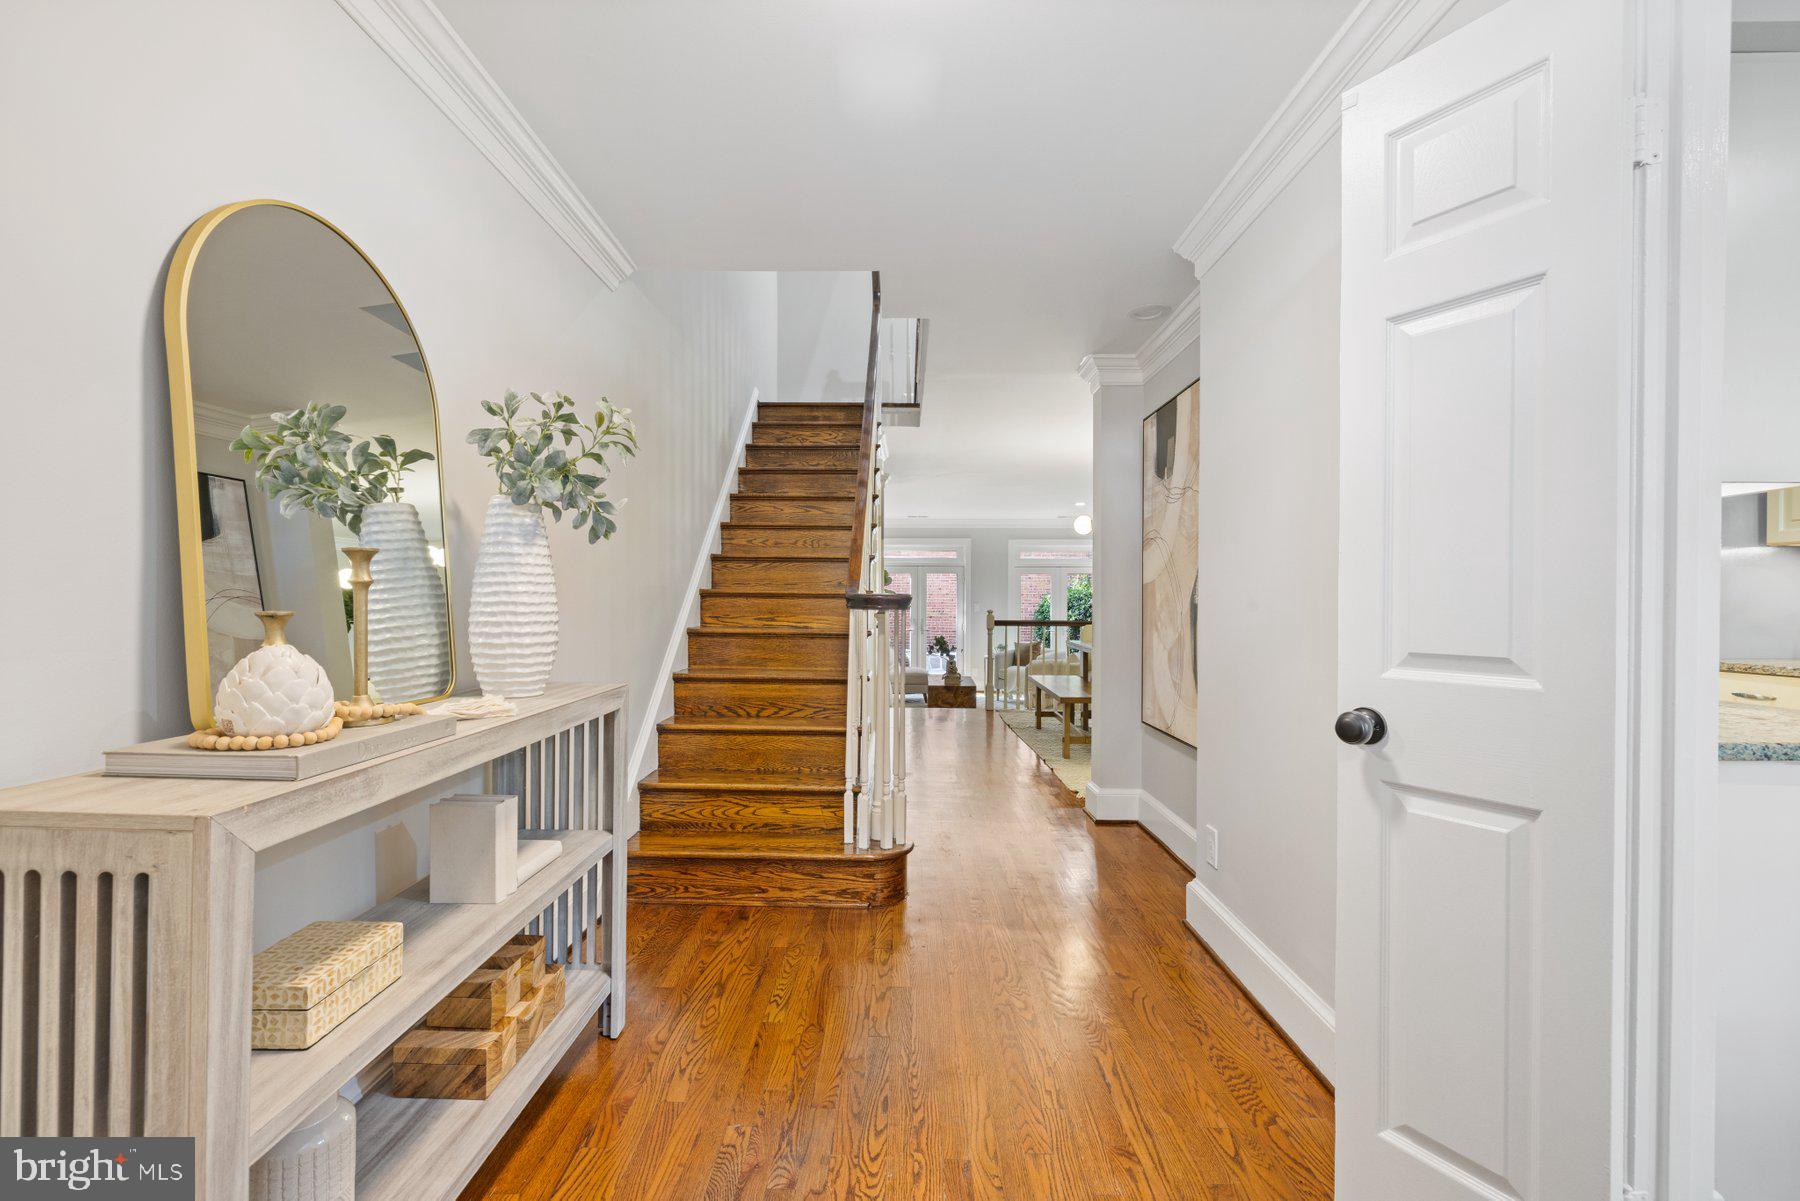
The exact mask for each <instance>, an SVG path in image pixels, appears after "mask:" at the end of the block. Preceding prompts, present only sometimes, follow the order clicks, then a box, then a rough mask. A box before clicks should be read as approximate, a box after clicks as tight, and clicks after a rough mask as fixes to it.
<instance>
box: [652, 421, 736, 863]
mask: <svg viewBox="0 0 1800 1201" xmlns="http://www.w3.org/2000/svg"><path fill="white" fill-rule="evenodd" d="M761 403H762V392H761V390H760V389H756V388H752V389H751V390H750V407H749V409H748V411H746V412H745V414H744V424H743V428H741V429H739V430H738V436H737V443H736V444H735V445H734V446H733V448H732V451H731V459H730V460H729V464H728V466H727V468H726V471H725V478H724V479H723V480H721V481H720V482H719V497H718V499H717V500H715V501H714V502H713V511H712V520H711V521H710V522H708V523H707V527H706V537H704V538H702V539H701V540H700V550H699V553H697V554H696V555H695V556H694V570H693V571H692V572H690V573H689V574H688V582H687V590H686V591H685V592H684V593H683V594H682V604H681V608H680V609H679V610H678V611H677V612H676V614H675V622H674V625H673V626H672V627H671V628H670V630H669V644H668V646H667V647H666V648H665V649H664V650H663V657H662V666H661V667H660V668H658V669H657V673H656V688H655V690H654V691H653V692H651V694H650V703H649V704H648V705H646V706H645V708H644V723H643V725H642V726H640V727H639V728H638V735H637V741H636V742H635V743H633V744H632V747H631V766H630V767H629V768H628V769H627V777H628V778H627V780H626V787H627V788H629V789H630V790H631V804H630V806H629V809H630V812H629V813H627V814H626V819H627V820H626V825H627V826H628V827H629V830H628V832H627V833H626V835H625V837H627V838H630V837H631V836H632V835H633V834H636V833H637V832H638V795H637V782H638V781H639V780H641V779H643V778H644V777H645V776H646V775H648V774H649V773H650V765H649V762H648V761H649V759H650V755H651V751H652V749H653V748H654V747H655V746H656V723H657V722H659V721H661V720H662V719H663V718H665V717H668V716H670V715H672V714H673V713H674V712H675V681H674V679H673V677H674V675H675V669H676V664H678V663H681V662H684V661H685V659H686V650H687V632H688V627H689V626H691V625H694V624H695V623H696V622H698V621H699V620H700V613H699V609H700V589H701V588H703V587H705V586H706V581H707V580H708V579H709V578H710V576H711V571H712V557H713V551H714V550H715V549H716V548H717V547H718V545H719V527H720V526H721V525H723V524H724V522H725V514H726V513H728V512H729V511H730V509H731V494H732V493H733V492H735V491H736V490H737V473H738V468H739V467H741V466H742V465H743V462H744V445H745V444H746V443H747V442H749V441H750V430H751V428H752V427H754V426H755V425H756V407H757V405H759V404H761Z"/></svg>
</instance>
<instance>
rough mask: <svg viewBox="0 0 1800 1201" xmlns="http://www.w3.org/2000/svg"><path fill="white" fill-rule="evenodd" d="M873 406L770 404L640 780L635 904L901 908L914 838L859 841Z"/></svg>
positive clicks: (632, 878)
mask: <svg viewBox="0 0 1800 1201" xmlns="http://www.w3.org/2000/svg"><path fill="white" fill-rule="evenodd" d="M863 408H864V406H863V405H861V404H765V405H762V406H761V407H760V408H759V409H758V411H757V415H756V424H755V426H754V427H753V429H752V431H751V439H750V443H749V445H748V446H747V447H746V448H745V458H744V466H743V467H741V468H740V469H739V471H738V488H737V491H736V492H735V493H734V494H733V495H732V498H731V516H730V520H728V521H727V522H726V523H725V524H724V525H723V526H721V527H720V530H721V534H720V550H719V553H718V554H716V555H714V556H713V561H712V586H711V587H709V588H706V589H704V590H702V592H701V593H700V624H699V626H697V627H694V628H691V629H689V630H688V635H687V644H688V666H687V669H686V670H685V671H679V672H676V673H675V676H674V685H675V715H674V716H673V717H671V718H669V719H667V720H665V721H663V722H662V723H661V724H660V725H658V726H657V730H656V736H657V760H658V763H659V768H658V770H657V771H655V772H653V773H651V774H650V775H649V776H647V777H645V778H644V779H643V780H642V781H641V782H640V783H639V785H638V791H639V795H640V798H641V803H642V809H641V812H642V821H641V832H640V833H639V834H638V836H637V837H636V838H635V839H634V840H633V842H632V845H631V847H630V851H629V857H628V863H629V873H628V879H629V888H630V894H631V896H632V897H634V898H638V899H640V900H645V901H656V902H665V903H687V904H743V905H822V906H832V905H836V906H871V905H890V904H893V903H894V902H896V901H898V900H901V899H902V898H903V897H904V896H905V894H906V859H905V856H906V853H907V851H908V850H909V849H910V847H908V846H905V845H901V846H896V847H893V848H891V849H886V850H884V849H881V848H880V847H872V848H870V849H866V850H857V849H853V848H850V847H846V845H845V840H844V828H845V819H844V777H845V761H846V747H845V728H846V714H845V703H846V692H847V684H846V673H847V672H848V670H849V628H850V625H849V611H848V609H847V608H846V605H845V583H846V575H847V567H846V564H847V560H848V558H849V556H850V552H851V541H852V539H851V535H852V532H853V531H854V529H855V526H856V521H857V511H856V510H857V477H858V471H859V469H861V468H863V467H864V464H863V463H862V461H861V460H862V459H863V457H864V451H863V448H862V420H863Z"/></svg>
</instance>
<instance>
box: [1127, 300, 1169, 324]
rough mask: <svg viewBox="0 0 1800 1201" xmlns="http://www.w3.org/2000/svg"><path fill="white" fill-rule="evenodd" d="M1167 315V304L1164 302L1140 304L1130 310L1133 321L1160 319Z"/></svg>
mask: <svg viewBox="0 0 1800 1201" xmlns="http://www.w3.org/2000/svg"><path fill="white" fill-rule="evenodd" d="M1168 315H1169V306H1168V305H1166V304H1140V305H1139V306H1138V307H1137V308H1135V309H1132V310H1131V319H1132V320H1133V321H1161V320H1162V319H1163V318H1164V317H1167V316H1168Z"/></svg>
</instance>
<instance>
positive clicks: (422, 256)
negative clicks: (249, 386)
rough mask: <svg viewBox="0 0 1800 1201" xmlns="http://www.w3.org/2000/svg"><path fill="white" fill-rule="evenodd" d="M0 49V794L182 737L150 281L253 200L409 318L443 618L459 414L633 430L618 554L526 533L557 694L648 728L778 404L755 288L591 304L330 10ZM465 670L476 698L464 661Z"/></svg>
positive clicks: (364, 891)
mask: <svg viewBox="0 0 1800 1201" xmlns="http://www.w3.org/2000/svg"><path fill="white" fill-rule="evenodd" d="M6 36H7V38H8V40H9V42H11V43H12V44H13V45H16V46H21V47H24V46H31V47H37V48H38V49H39V51H40V52H37V53H30V54H15V55H11V56H9V59H8V67H7V70H6V71H5V72H4V73H0V107H3V108H4V109H5V110H6V111H8V112H10V113H13V114H15V115H16V119H14V120H12V121H9V122H8V123H7V125H6V128H5V132H4V133H3V134H0V145H3V146H4V155H5V158H4V161H5V169H6V174H7V178H8V180H9V181H10V182H11V186H10V187H9V188H8V194H7V213H6V218H7V219H6V220H5V221H4V222H0V262H4V263H5V264H6V272H7V276H8V278H9V279H10V280H11V281H13V283H14V285H15V286H13V287H9V288H6V289H4V291H3V292H0V361H4V362H5V364H6V367H7V380H8V386H9V389H10V395H11V397H12V400H11V402H10V403H9V404H8V405H7V421H8V436H9V438H10V440H11V442H12V444H13V445H14V446H16V447H22V448H30V451H29V453H20V454H15V455H14V456H12V458H11V459H10V461H9V464H8V470H7V473H6V485H5V497H6V500H7V502H8V508H9V511H10V513H11V514H12V516H11V518H9V520H8V521H7V522H6V523H5V527H4V533H3V534H0V548H3V549H4V552H5V560H6V562H7V563H8V564H9V565H10V567H9V572H10V575H9V579H8V583H7V585H6V586H5V587H4V588H0V629H4V630H6V631H7V637H6V638H5V640H4V642H3V643H0V678H4V679H5V680H6V682H7V687H6V689H5V690H4V695H3V696H0V726H4V728H5V730H6V735H5V737H4V738H3V739H0V785H3V784H14V783H20V782H24V781H28V780H34V779H41V778H44V777H47V776H52V775H57V774H62V773H67V772H76V771H87V770H91V769H93V768H95V767H97V766H98V763H99V755H100V752H101V751H102V750H103V749H105V748H107V747H111V746H121V745H125V744H129V743H132V742H136V741H139V740H141V739H146V738H150V737H154V736H160V735H168V734H174V733H177V732H180V731H182V730H183V729H185V727H186V718H187V707H186V703H185V694H184V681H183V671H184V667H183V661H182V638H181V603H180V597H179V595H178V592H177V576H178V558H177V547H176V536H175V513H174V499H173V498H174V481H173V478H172V471H171V466H170V432H169V427H170V423H169V401H168V387H167V379H166V369H165V365H164V356H163V333H162V289H163V275H164V269H165V267H166V265H167V263H168V260H169V256H170V253H171V251H172V250H173V249H174V247H175V244H176V242H177V240H178V239H179V238H180V237H181V235H182V232H183V231H184V230H185V229H186V228H187V227H188V225H189V224H190V223H191V222H192V221H193V220H194V219H196V218H197V217H199V216H200V215H202V214H203V213H205V212H207V211H208V210H210V209H212V208H214V207H216V206H217V205H220V204H223V203H226V202H229V201H234V200H242V199H245V198H248V197H259V196H272V197H279V198H282V199H286V200H292V201H295V202H297V203H299V204H302V205H305V206H307V207H308V208H311V209H313V210H315V211H317V212H319V213H322V214H323V215H325V216H326V217H328V218H330V219H331V220H332V221H334V222H335V223H337V224H338V225H340V226H341V227H342V228H343V229H345V230H346V231H347V232H348V233H349V234H350V235H351V236H352V237H354V238H355V239H356V240H357V241H358V242H359V243H360V244H361V246H362V247H363V249H364V250H365V251H366V252H367V253H368V254H369V255H370V257H371V258H373V260H374V261H375V262H376V263H378V264H380V266H381V269H382V270H383V272H385V273H386V274H387V276H388V278H389V279H390V280H391V281H392V283H393V285H394V288H395V290H396V292H397V293H398V294H399V296H400V298H401V299H402V300H403V301H404V303H405V304H406V306H407V308H408V310H409V311H410V314H411V316H412V319H413V322H414V324H415V325H416V327H417V329H418V331H419V336H420V340H421V342H422V344H423V345H424V348H425V352H426V355H427V357H428V358H429V360H430V362H431V365H432V369H433V372H434V375H435V378H436V383H437V389H438V395H439V399H440V404H441V409H442V414H443V424H444V430H445V437H444V451H445V461H444V464H443V469H444V477H445V488H446V498H447V507H448V521H449V529H448V531H447V533H448V543H449V546H448V551H449V559H450V565H451V570H452V573H453V577H454V583H455V589H454V595H453V603H454V605H455V608H456V612H457V614H458V617H459V622H458V625H459V626H462V625H463V624H465V623H463V622H462V621H461V620H460V618H461V616H462V615H463V614H465V613H466V612H467V607H468V599H469V580H470V575H471V568H472V566H473V562H474V551H475V545H476V540H477V537H478V536H479V532H480V529H479V527H480V522H481V518H482V513H483V509H484V506H485V504H486V500H487V497H488V496H489V495H490V494H491V493H492V492H493V489H494V483H493V480H492V478H491V476H489V475H488V474H487V471H486V468H485V466H484V465H483V464H482V462H481V461H480V460H479V459H478V458H477V457H476V456H475V455H474V453H473V451H472V450H471V449H470V448H469V447H467V446H466V445H465V444H464V443H463V440H462V437H461V434H462V432H463V431H465V430H467V429H469V428H470V427H471V426H473V425H475V424H477V422H478V421H480V420H481V414H480V411H479V408H478V404H479V402H480V401H481V400H482V399H483V398H487V397H496V396H498V395H499V394H500V393H501V392H502V391H504V390H505V389H506V388H507V387H508V386H514V387H520V388H537V389H544V388H552V387H555V388H561V389H563V390H565V391H567V392H570V393H571V394H573V395H574V396H576V397H578V398H582V397H597V396H599V395H602V394H605V395H608V396H610V397H611V398H612V399H613V400H614V401H616V402H619V403H622V404H624V405H627V406H629V407H630V408H631V409H632V410H633V411H634V415H635V417H636V420H637V422H638V427H639V432H640V436H641V439H642V443H643V448H644V449H643V454H642V455H641V457H639V458H638V459H637V460H636V461H635V462H630V463H627V464H625V465H624V466H623V468H622V469H621V470H620V471H619V472H618V474H617V475H616V476H615V478H614V484H615V487H614V489H613V491H614V493H615V495H618V496H624V497H629V498H630V500H631V504H630V505H629V507H628V508H626V510H625V511H624V514H623V516H622V523H621V531H620V533H619V535H618V536H617V537H616V538H615V539H613V540H612V541H611V542H608V543H605V544H602V545H600V546H598V547H592V548H590V547H589V546H588V545H587V543H586V539H585V537H584V536H583V535H582V534H581V533H579V532H575V531H571V530H570V529H569V528H568V526H567V524H564V525H560V526H552V527H551V543H552V548H553V553H554V555H555V559H556V567H557V576H558V588H559V592H560V596H561V600H562V605H563V613H564V621H563V633H562V652H561V655H560V657H559V659H558V661H557V665H556V676H557V677H558V678H559V679H563V680H592V681H624V682H627V683H629V684H630V687H631V695H632V702H633V708H632V723H633V725H634V726H635V725H636V724H637V723H638V722H639V721H641V720H642V709H643V706H644V704H645V703H646V700H647V698H648V697H649V696H650V695H651V692H652V686H653V685H654V683H655V682H656V675H657V671H658V668H659V666H660V663H661V658H662V654H663V651H664V648H665V647H666V646H667V645H668V641H669V638H670V634H671V630H672V623H674V622H675V621H676V620H677V619H678V617H679V614H680V611H681V609H682V600H683V597H682V592H683V590H684V588H685V585H686V582H687V578H688V575H689V572H690V571H691V570H692V566H693V563H694V560H695V556H696V555H697V554H698V553H699V552H700V550H701V546H702V544H703V542H704V541H705V539H706V537H707V534H708V524H709V521H710V518H711V514H712V508H713V502H714V499H715V497H716V495H717V492H718V489H719V485H720V481H721V479H722V477H723V475H724V472H725V471H726V469H727V465H728V459H729V457H730V452H731V450H732V448H733V446H734V444H735V439H736V435H737V432H738V430H739V429H740V428H741V426H742V423H743V419H744V416H745V414H746V411H747V406H748V405H749V404H750V402H751V397H752V393H753V392H754V391H755V390H757V389H761V390H762V392H763V394H764V395H765V396H773V395H774V383H775V354H776V350H775V328H776V327H775V322H776V292H775V279H774V276H773V275H772V274H769V273H737V274H722V273H700V272H680V271H658V270H643V271H640V272H639V273H638V274H637V275H636V276H634V277H633V278H632V279H631V280H629V281H628V282H627V283H626V284H625V285H624V286H623V287H621V288H620V289H619V290H618V291H616V292H609V291H607V289H606V288H605V286H604V285H603V284H602V283H601V282H600V281H599V280H598V279H596V278H595V277H594V275H593V274H592V273H591V272H590V271H588V270H587V268H586V267H584V266H583V265H582V264H581V262H580V261H579V260H577V259H576V258H575V256H574V255H573V253H572V252H571V251H570V250H569V248H568V247H567V246H566V245H565V244H564V243H563V241H562V240H561V239H560V238H559V237H557V235H556V234H555V233H553V232H552V231H551V230H550V228H549V227H548V226H546V225H545V223H544V222H543V220H542V219H541V218H540V217H539V216H538V215H537V214H536V213H535V212H534V211H532V210H531V209H530V208H529V207H528V206H527V205H526V203H525V202H524V201H523V200H522V199H521V198H520V196H519V195H518V193H517V192H515V191H514V189H513V188H512V186H511V185H510V184H508V183H507V182H506V180H505V179H504V178H503V177H502V176H501V175H500V174H499V173H498V172H497V171H495V170H494V168H493V166H492V165H491V164H490V163H489V162H488V161H487V160H486V159H485V158H484V157H483V156H482V154H481V152H480V151H479V150H477V149H476V148H475V147H474V146H473V145H472V144H471V143H470V142H469V141H468V140H467V138H465V137H464V135H463V134H462V133H460V132H459V131H458V130H457V129H456V128H455V127H454V126H453V125H452V124H451V123H450V122H449V120H448V119H446V118H445V117H444V115H443V114H442V113H441V112H439V111H438V109H437V108H436V107H435V106H433V105H432V103H431V102H430V101H429V100H428V99H427V98H426V97H425V95H424V94H423V93H422V92H421V91H420V90H419V89H418V88H417V87H416V86H415V85H414V84H413V83H412V82H411V81H410V80H409V79H408V78H407V77H406V76H405V75H404V74H402V72H401V71H400V69H399V68H398V67H397V66H396V65H395V64H394V63H393V62H392V61H391V60H389V59H388V58H387V56H386V55H385V54H383V53H382V52H381V50H379V49H378V48H377V47H376V46H375V45H374V43H373V42H371V41H370V40H369V38H368V37H367V35H365V34H364V33H363V32H362V30H361V29H360V28H359V27H358V26H357V25H356V23H355V22H354V21H353V20H352V19H351V18H350V17H349V16H348V15H347V14H346V13H345V12H344V10H343V9H341V8H340V7H338V6H337V5H335V4H331V3H322V2H320V0H266V2H264V3H258V4H253V5H246V4H241V3H235V2H233V0H168V2H166V3H158V4H154V5H129V4H108V5H104V6H93V5H72V4H58V3H52V2H46V0H28V2H23V3H15V4H12V5H9V7H8V12H7V32H6ZM56 48H64V49H68V48H79V53H73V52H71V53H60V52H58V53H52V52H50V51H52V50H54V49H56ZM458 679H459V681H461V683H462V684H463V686H464V687H471V686H473V677H472V675H471V673H470V672H469V669H468V657H467V651H466V647H459V665H458ZM407 820H411V819H406V820H403V819H402V817H401V815H400V814H398V813H386V814H377V815H371V816H370V818H369V819H368V821H367V822H366V824H365V828H364V829H363V830H362V831H360V835H359V836H360V839H361V841H360V842H359V844H358V845H359V846H360V847H361V848H362V850H361V851H360V852H359V854H360V855H361V856H362V858H361V859H360V860H357V859H355V857H354V856H350V855H334V854H332V853H331V851H330V848H323V849H322V850H321V852H320V856H321V857H315V858H314V859H312V860H311V861H310V863H311V864H312V867H310V868H307V869H304V870H303V869H302V868H301V867H300V866H295V863H296V861H295V860H292V859H290V860H288V864H289V866H288V867H287V868H286V869H285V870H287V871H288V872H289V873H290V874H291V876H292V877H293V878H294V879H297V880H301V881H303V882H304V883H305V884H306V885H307V889H308V890H307V891H306V892H305V893H304V895H297V894H293V893H289V894H286V895H287V896H288V898H289V900H290V901H291V905H290V906H289V908H290V911H291V915H292V916H293V917H294V918H295V919H297V920H303V919H305V918H310V917H341V916H346V915H347V914H349V913H354V912H356V911H357V910H358V909H360V908H362V907H364V906H366V905H367V904H369V903H371V901H372V899H373V896H372V894H373V893H374V892H375V891H376V889H377V881H376V879H375V878H374V877H373V876H372V874H371V873H370V872H369V871H368V870H365V869H366V868H367V865H368V864H369V863H370V862H372V856H374V855H375V854H376V853H377V852H376V851H375V850H373V849H371V840H379V839H387V840H388V841H387V842H386V843H384V844H382V845H384V846H386V847H387V848H388V849H387V851H386V852H383V853H386V854H387V855H388V856H389V858H388V860H387V862H388V864H389V871H388V873H387V874H386V875H384V876H383V877H382V878H381V890H382V891H389V890H391V888H392V887H393V886H396V885H397V884H398V883H404V882H406V881H403V880H398V879H397V877H398V876H399V875H405V874H408V873H413V874H416V871H417V869H418V867H419V866H420V860H419V858H418V852H417V848H416V847H412V848H410V849H409V847H408V846H407V845H406V844H407V843H408V842H412V843H417V842H418V841H419V840H418V839H417V837H416V835H414V834H410V833H408V830H409V829H411V828H412V827H408V826H407V824H406V821H407ZM357 864H360V865H361V866H357ZM267 866H268V867H269V868H270V869H271V870H272V871H275V872H277V874H279V871H280V870H282V866H281V865H279V864H275V863H273V862H271V863H269V864H268V865H267ZM258 933H259V938H260V937H261V936H262V935H263V934H264V931H262V930H259V932H258Z"/></svg>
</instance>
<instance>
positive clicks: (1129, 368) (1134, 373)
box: [1075, 354, 1144, 392]
mask: <svg viewBox="0 0 1800 1201" xmlns="http://www.w3.org/2000/svg"><path fill="white" fill-rule="evenodd" d="M1075 370H1076V372H1077V373H1078V374H1079V375H1080V376H1081V379H1082V382H1083V383H1085V384H1087V386H1088V391H1089V392H1098V391H1100V389H1102V388H1135V387H1137V386H1139V385H1140V384H1142V383H1143V382H1144V373H1143V372H1142V371H1141V370H1140V369H1139V368H1138V359H1137V356H1136V355H1135V354H1091V355H1088V356H1087V357H1086V358H1084V359H1082V360H1081V362H1080V363H1079V364H1077V365H1076V367H1075Z"/></svg>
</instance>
